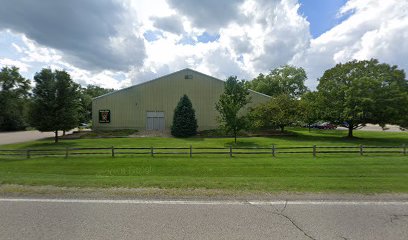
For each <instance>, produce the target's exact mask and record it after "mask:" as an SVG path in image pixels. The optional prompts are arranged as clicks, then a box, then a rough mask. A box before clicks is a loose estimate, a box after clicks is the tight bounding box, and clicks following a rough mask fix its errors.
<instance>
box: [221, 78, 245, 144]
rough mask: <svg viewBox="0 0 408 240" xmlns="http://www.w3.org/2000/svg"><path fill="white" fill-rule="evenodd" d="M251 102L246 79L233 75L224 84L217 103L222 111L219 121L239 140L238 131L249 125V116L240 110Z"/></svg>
mask: <svg viewBox="0 0 408 240" xmlns="http://www.w3.org/2000/svg"><path fill="white" fill-rule="evenodd" d="M249 102H250V97H249V91H248V88H247V87H246V86H245V81H243V80H241V81H240V80H238V79H237V77H236V76H231V77H229V78H228V79H227V81H226V82H225V84H224V92H223V93H222V94H221V96H220V99H219V100H218V102H217V103H216V105H215V108H216V109H217V111H218V112H219V113H220V116H219V118H218V121H219V123H220V125H221V127H222V128H223V129H224V130H226V132H227V133H233V134H234V139H235V142H237V133H238V132H239V131H240V130H242V129H244V128H245V127H246V126H247V118H246V116H244V115H240V114H239V111H240V110H241V109H242V108H243V107H244V106H245V105H247V104H248V103H249Z"/></svg>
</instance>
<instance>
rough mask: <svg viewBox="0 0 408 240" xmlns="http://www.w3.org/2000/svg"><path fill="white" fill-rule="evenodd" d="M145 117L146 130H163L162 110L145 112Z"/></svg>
mask: <svg viewBox="0 0 408 240" xmlns="http://www.w3.org/2000/svg"><path fill="white" fill-rule="evenodd" d="M146 117H147V119H146V130H164V112H147V113H146Z"/></svg>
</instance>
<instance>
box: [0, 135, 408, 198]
mask: <svg viewBox="0 0 408 240" xmlns="http://www.w3.org/2000/svg"><path fill="white" fill-rule="evenodd" d="M294 133H295V134H296V135H295V136H287V137H279V136H277V137H268V138H263V137H259V138H242V139H239V143H238V146H245V147H246V146H250V147H252V146H253V147H256V146H271V145H272V144H275V145H277V146H278V147H279V146H308V145H314V144H316V145H322V146H350V145H355V146H358V145H360V144H364V145H367V146H369V145H372V146H374V145H376V146H380V145H381V146H400V145H402V144H408V136H407V133H405V132H402V133H383V132H362V131H361V132H356V136H358V137H359V138H357V139H352V140H348V139H344V138H343V136H344V132H342V131H312V132H311V133H309V132H307V130H306V131H305V130H294ZM190 144H191V145H193V146H195V147H220V146H221V147H222V146H228V145H229V144H232V139H230V138H188V139H175V138H129V139H123V138H117V139H80V140H66V141H62V142H61V143H59V144H53V143H51V142H50V140H45V141H36V142H29V143H23V144H14V145H8V146H1V147H0V148H1V149H6V148H8V149H16V148H18V149H26V148H30V149H36V148H37V149H38V148H41V149H43V148H46V149H52V148H62V147H109V146H116V147H146V146H155V147H185V146H189V145H190ZM0 183H1V184H22V185H55V186H67V187H129V188H140V187H143V188H145V187H156V188H178V189H194V188H204V189H227V190H237V191H261V192H281V191H289V192H349V193H380V192H404V193H406V192H408V157H407V156H403V155H402V154H368V155H367V156H359V154H358V153H350V154H318V156H317V157H316V158H313V157H312V154H310V155H308V154H282V155H279V154H278V155H277V157H275V158H272V156H271V155H257V156H253V155H239V156H234V157H233V158H229V156H228V155H227V154H226V155H197V156H193V158H189V156H188V155H177V156H176V155H175V156H166V155H158V156H155V157H150V156H149V155H137V156H117V157H115V158H112V157H110V156H70V157H69V158H68V159H65V158H64V157H38V156H36V157H33V158H30V159H25V158H24V157H21V158H0Z"/></svg>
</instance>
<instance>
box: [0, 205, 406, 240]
mask: <svg viewBox="0 0 408 240" xmlns="http://www.w3.org/2000/svg"><path fill="white" fill-rule="evenodd" d="M0 239H3V240H5V239H42V240H44V239H388V240H389V239H408V202H349V201H346V202H336V201H325V202H320V201H289V202H284V201H276V202H235V201H230V202H228V201H219V202H216V201H206V202H203V201H201V202H200V201H146V200H75V199H70V200H59V199H0Z"/></svg>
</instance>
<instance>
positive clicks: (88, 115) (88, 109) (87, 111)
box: [79, 84, 115, 123]
mask: <svg viewBox="0 0 408 240" xmlns="http://www.w3.org/2000/svg"><path fill="white" fill-rule="evenodd" d="M113 91H115V90H114V89H111V88H102V87H99V86H95V85H91V84H90V85H88V86H86V88H81V96H80V103H81V111H80V117H79V121H80V122H81V123H82V122H83V123H87V122H89V121H91V119H92V99H93V98H96V97H99V96H101V95H104V94H107V93H110V92H113Z"/></svg>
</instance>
